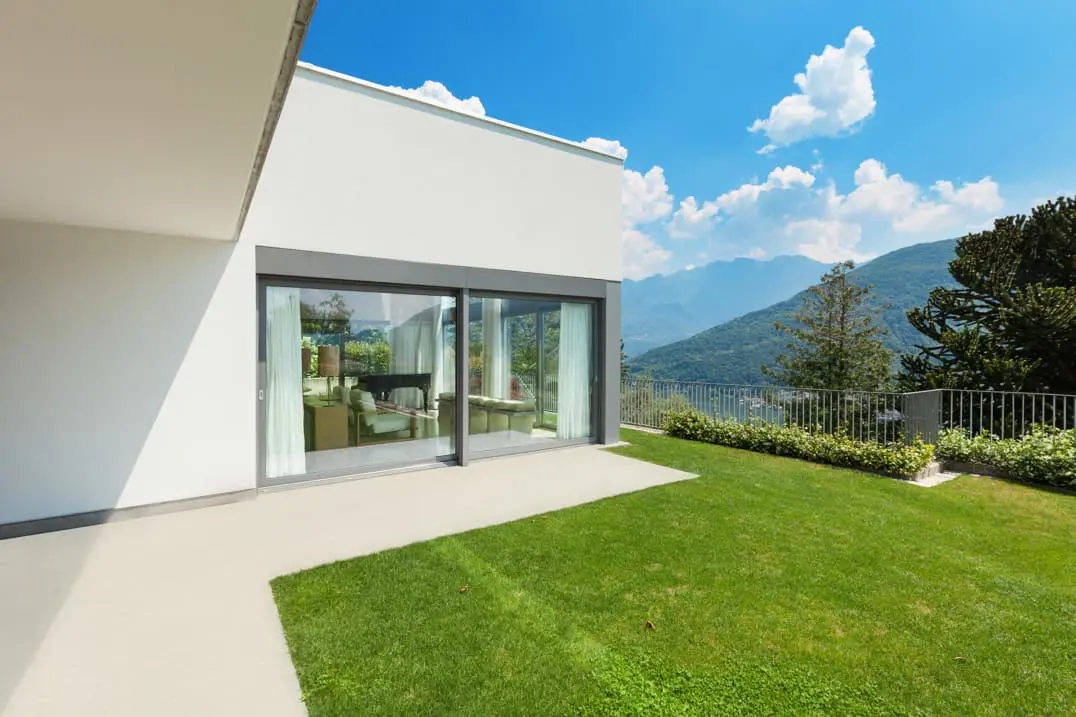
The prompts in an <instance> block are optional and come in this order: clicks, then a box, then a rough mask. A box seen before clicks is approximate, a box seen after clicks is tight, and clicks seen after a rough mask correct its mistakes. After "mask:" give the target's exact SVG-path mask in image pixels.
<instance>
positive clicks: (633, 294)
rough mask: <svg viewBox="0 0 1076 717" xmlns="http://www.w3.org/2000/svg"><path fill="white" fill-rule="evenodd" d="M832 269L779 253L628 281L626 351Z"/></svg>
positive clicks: (677, 335) (749, 306)
mask: <svg viewBox="0 0 1076 717" xmlns="http://www.w3.org/2000/svg"><path fill="white" fill-rule="evenodd" d="M828 269H829V265H828V264H823V263H820V262H817V261H814V260H812V259H808V258H807V257H805V256H778V257H775V258H773V259H770V260H768V261H759V260H757V259H735V260H733V261H715V262H712V263H710V264H707V265H705V266H700V267H697V268H695V269H691V270H688V271H678V272H676V273H675V274H669V275H668V276H660V275H658V276H651V277H648V278H646V279H642V280H639V281H630V280H629V281H625V282H624V283H623V286H622V288H621V302H622V309H621V316H622V317H623V319H622V322H621V336H623V338H624V351H625V352H626V353H627V354H628V355H629V356H634V355H636V354H640V353H643V352H644V351H647V350H649V349H652V348H656V347H658V346H663V345H665V344H668V343H671V342H673V341H679V340H680V339H686V338H687V337H688V336H691V335H693V334H696V333H698V332H700V331H702V330H703V329H706V328H708V327H710V326H713V325H714V324H720V323H722V322H724V321H728V320H729V319H732V318H735V317H737V316H742V315H743V314H746V313H747V312H749V311H755V310H757V309H761V308H763V307H766V306H769V305H770V304H772V303H774V302H775V301H781V300H782V299H787V298H788V297H790V296H792V295H793V294H795V293H796V292H797V291H799V290H800V289H806V288H807V287H808V286H811V285H812V284H814V283H815V282H817V281H818V277H820V276H822V274H824V273H825V272H826V271H827V270H828Z"/></svg>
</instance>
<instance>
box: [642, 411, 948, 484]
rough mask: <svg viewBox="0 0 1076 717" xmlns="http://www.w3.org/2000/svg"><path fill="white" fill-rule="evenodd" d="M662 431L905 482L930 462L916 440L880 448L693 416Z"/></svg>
mask: <svg viewBox="0 0 1076 717" xmlns="http://www.w3.org/2000/svg"><path fill="white" fill-rule="evenodd" d="M662 428H663V429H664V431H665V433H666V434H668V435H670V436H674V437H676V438H686V439H688V440H692V441H702V442H704V443H715V444H717V445H720V446H728V447H730V448H742V449H745V450H749V451H756V452H758V453H771V454H773V455H777V456H789V457H792V458H802V459H803V460H808V461H813V462H815V463H826V464H829V465H834V466H842V467H845V468H856V469H858V470H865V471H872V472H875V473H886V474H891V475H898V476H903V477H910V476H914V475H915V474H916V473H919V472H920V471H921V470H923V469H924V468H926V467H927V466H928V465H929V464H930V462H931V461H932V460H933V459H934V447H933V446H931V445H928V444H926V443H923V442H922V441H920V440H918V439H917V440H916V441H915V442H914V443H913V444H912V445H905V444H903V443H886V444H883V443H877V442H874V441H860V440H856V439H854V438H852V437H850V436H848V435H844V434H824V433H812V432H810V431H808V430H806V429H805V428H802V427H799V426H787V427H785V426H778V425H774V424H772V423H765V422H763V421H755V422H749V423H738V422H736V421H727V420H723V419H720V418H713V417H710V416H706V415H704V414H702V413H699V412H698V411H694V410H690V411H679V412H675V413H671V414H669V415H667V416H666V417H665V420H664V422H663V425H662Z"/></svg>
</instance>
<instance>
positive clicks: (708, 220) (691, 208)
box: [668, 197, 717, 239]
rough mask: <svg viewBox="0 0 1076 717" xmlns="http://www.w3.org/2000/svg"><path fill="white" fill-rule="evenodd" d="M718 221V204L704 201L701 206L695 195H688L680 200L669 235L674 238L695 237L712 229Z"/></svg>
mask: <svg viewBox="0 0 1076 717" xmlns="http://www.w3.org/2000/svg"><path fill="white" fill-rule="evenodd" d="M716 221H717V205H716V204H714V203H713V202H703V203H702V206H699V204H698V202H697V201H696V199H695V197H688V198H687V199H685V200H683V201H682V202H680V208H679V209H677V210H676V213H675V214H673V217H672V221H670V222H669V227H668V232H669V236H670V237H672V238H673V239H694V238H696V237H700V236H702V235H704V234H706V233H707V232H708V231H710V229H712V228H713V225H714V223H715V222H716Z"/></svg>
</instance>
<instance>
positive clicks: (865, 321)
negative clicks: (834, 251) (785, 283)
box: [762, 261, 891, 390]
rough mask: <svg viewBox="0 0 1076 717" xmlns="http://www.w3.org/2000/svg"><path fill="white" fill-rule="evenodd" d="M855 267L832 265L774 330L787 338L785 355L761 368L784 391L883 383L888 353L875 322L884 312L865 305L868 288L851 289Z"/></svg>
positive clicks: (874, 386) (862, 387)
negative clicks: (774, 364) (784, 387)
mask: <svg viewBox="0 0 1076 717" xmlns="http://www.w3.org/2000/svg"><path fill="white" fill-rule="evenodd" d="M854 268H855V264H854V263H852V262H850V261H846V262H843V263H841V264H837V265H836V266H834V267H833V269H831V270H830V271H829V272H828V273H826V274H825V275H824V276H823V277H822V280H821V283H819V284H817V285H815V286H812V287H811V288H810V289H808V290H807V295H806V296H805V297H804V298H803V304H802V305H801V306H800V308H799V310H798V311H796V312H794V313H792V314H790V315H789V317H788V318H789V320H790V323H788V324H786V323H782V322H780V321H778V322H776V323H775V324H774V327H775V328H776V329H777V330H778V331H780V332H782V333H784V334H786V335H789V336H791V338H792V340H791V341H790V342H789V343H788V344H786V345H785V349H786V350H787V353H783V354H781V355H780V356H778V357H777V364H778V365H779V368H777V369H774V368H770V367H768V366H763V367H762V372H763V374H764V375H768V376H772V377H773V378H775V379H776V380H777V381H778V382H779V383H781V384H784V385H786V386H796V387H802V388H834V389H844V388H850V389H859V390H873V389H878V388H881V387H882V386H883V385H884V384H885V383H886V381H887V379H888V377H889V363H890V360H891V356H890V352H889V349H887V348H886V347H885V346H884V344H883V343H882V337H884V336H885V335H886V333H887V331H886V329H885V328H884V327H883V326H881V325H880V324H878V323H877V321H876V317H877V315H878V313H879V312H880V311H881V310H882V309H883V308H884V307H875V306H872V305H871V303H870V299H871V288H872V287H870V286H865V287H864V286H857V285H856V284H854V283H853V282H852V280H851V279H850V278H849V276H848V274H849V272H850V271H852V270H853V269H854Z"/></svg>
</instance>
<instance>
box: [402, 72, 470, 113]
mask: <svg viewBox="0 0 1076 717" xmlns="http://www.w3.org/2000/svg"><path fill="white" fill-rule="evenodd" d="M389 89H392V90H396V91H397V92H400V93H402V94H405V95H409V96H411V97H416V98H418V99H420V100H424V101H426V102H431V103H433V104H435V105H441V106H442V107H447V108H449V109H450V110H456V111H457V112H464V113H466V114H469V115H474V116H475V117H485V116H486V108H485V107H483V106H482V100H480V99H478V98H477V97H468V98H467V99H462V98H460V97H456V96H455V95H454V94H452V93H451V92H449V91H448V88H447V87H445V86H444V85H443V84H441V83H440V82H434V81H433V80H426V81H425V82H423V83H422V86H421V87H415V88H412V89H407V88H404V87H390V88H389Z"/></svg>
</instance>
